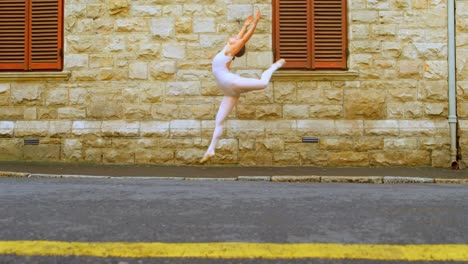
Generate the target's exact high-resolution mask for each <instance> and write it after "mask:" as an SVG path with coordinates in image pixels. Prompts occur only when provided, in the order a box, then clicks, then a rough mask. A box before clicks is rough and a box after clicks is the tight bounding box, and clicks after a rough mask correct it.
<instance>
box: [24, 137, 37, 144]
mask: <svg viewBox="0 0 468 264" xmlns="http://www.w3.org/2000/svg"><path fill="white" fill-rule="evenodd" d="M24 145H39V139H38V138H25V139H24Z"/></svg>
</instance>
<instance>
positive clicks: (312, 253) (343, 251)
mask: <svg viewBox="0 0 468 264" xmlns="http://www.w3.org/2000/svg"><path fill="white" fill-rule="evenodd" d="M0 255H20V256H91V257H121V258H174V257H176V258H225V259H232V258H239V259H243V258H265V259H301V258H322V259H368V260H400V261H468V245H467V244H447V245H384V244H376V245H373V244H325V243H318V244H315V243H304V244H272V243H236V242H226V243H223V242H221V243H130V242H102V243H101V242H92V243H86V242H60V241H0Z"/></svg>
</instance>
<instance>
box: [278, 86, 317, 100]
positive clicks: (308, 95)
mask: <svg viewBox="0 0 468 264" xmlns="http://www.w3.org/2000/svg"><path fill="white" fill-rule="evenodd" d="M275 83H276V82H275ZM275 94H276V93H275ZM321 101H322V91H321V90H320V89H311V88H298V89H297V102H298V103H302V104H311V105H313V104H317V103H320V102H321Z"/></svg>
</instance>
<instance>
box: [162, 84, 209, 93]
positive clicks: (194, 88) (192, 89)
mask: <svg viewBox="0 0 468 264" xmlns="http://www.w3.org/2000/svg"><path fill="white" fill-rule="evenodd" d="M200 88H201V87H200V82H199V81H192V82H168V83H167V87H166V95H198V94H200Z"/></svg>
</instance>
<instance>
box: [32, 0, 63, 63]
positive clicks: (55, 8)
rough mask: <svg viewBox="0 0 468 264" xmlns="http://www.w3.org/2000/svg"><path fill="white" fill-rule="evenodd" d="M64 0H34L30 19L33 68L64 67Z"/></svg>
mask: <svg viewBox="0 0 468 264" xmlns="http://www.w3.org/2000/svg"><path fill="white" fill-rule="evenodd" d="M62 1H63V0H32V5H31V20H30V21H31V23H30V29H31V30H30V31H31V48H30V50H31V54H30V68H31V69H32V70H37V69H42V70H53V69H62V61H63V60H62V52H63V51H62V42H63V40H62V38H63V33H62V24H63V22H62V20H63V18H62V14H63V12H62V10H63V6H62Z"/></svg>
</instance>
